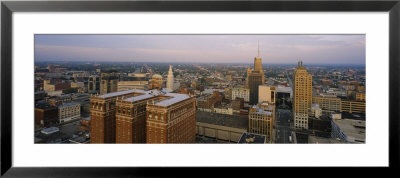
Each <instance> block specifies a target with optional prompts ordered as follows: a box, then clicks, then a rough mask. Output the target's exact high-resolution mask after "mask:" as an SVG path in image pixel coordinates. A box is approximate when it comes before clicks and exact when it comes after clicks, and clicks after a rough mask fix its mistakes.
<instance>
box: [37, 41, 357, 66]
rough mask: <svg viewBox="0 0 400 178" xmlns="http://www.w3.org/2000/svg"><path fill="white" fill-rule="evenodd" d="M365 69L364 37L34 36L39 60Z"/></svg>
mask: <svg viewBox="0 0 400 178" xmlns="http://www.w3.org/2000/svg"><path fill="white" fill-rule="evenodd" d="M258 43H259V46H260V57H261V58H262V61H263V63H281V64H291V63H293V64H297V61H299V60H302V61H303V64H360V65H365V35H35V61H36V62H41V61H88V62H89V61H90V62H112V61H115V62H167V63H168V62H171V63H176V62H195V63H253V61H254V57H256V56H257V52H258Z"/></svg>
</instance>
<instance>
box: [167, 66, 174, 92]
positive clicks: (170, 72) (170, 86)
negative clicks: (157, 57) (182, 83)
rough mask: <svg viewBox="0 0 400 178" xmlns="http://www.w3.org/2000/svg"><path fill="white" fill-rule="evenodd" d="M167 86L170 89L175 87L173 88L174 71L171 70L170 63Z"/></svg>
mask: <svg viewBox="0 0 400 178" xmlns="http://www.w3.org/2000/svg"><path fill="white" fill-rule="evenodd" d="M167 88H168V89H170V90H175V88H174V73H173V72H172V65H169V70H168V78H167Z"/></svg>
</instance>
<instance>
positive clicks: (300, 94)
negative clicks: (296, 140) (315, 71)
mask: <svg viewBox="0 0 400 178" xmlns="http://www.w3.org/2000/svg"><path fill="white" fill-rule="evenodd" d="M311 102H312V76H311V74H309V73H308V72H307V70H306V68H305V67H304V66H303V62H302V61H299V63H298V66H297V67H296V69H295V75H294V124H295V128H304V129H308V114H309V112H310V109H311Z"/></svg>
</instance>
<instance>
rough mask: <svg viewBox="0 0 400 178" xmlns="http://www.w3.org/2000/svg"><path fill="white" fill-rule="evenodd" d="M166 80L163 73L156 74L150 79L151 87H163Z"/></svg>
mask: <svg viewBox="0 0 400 178" xmlns="http://www.w3.org/2000/svg"><path fill="white" fill-rule="evenodd" d="M163 84H164V80H163V78H162V76H161V75H159V74H154V75H153V76H152V78H151V80H150V86H149V89H151V90H153V89H161V88H162V87H163Z"/></svg>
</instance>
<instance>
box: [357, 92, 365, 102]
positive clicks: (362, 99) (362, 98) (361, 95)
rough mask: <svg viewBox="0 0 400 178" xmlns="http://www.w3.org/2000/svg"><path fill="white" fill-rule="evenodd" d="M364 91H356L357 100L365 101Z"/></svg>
mask: <svg viewBox="0 0 400 178" xmlns="http://www.w3.org/2000/svg"><path fill="white" fill-rule="evenodd" d="M365 99H366V98H365V93H356V100H357V101H365Z"/></svg>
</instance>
